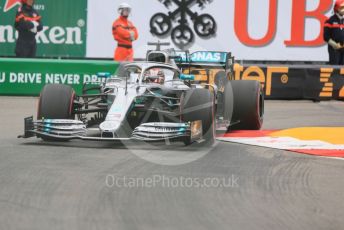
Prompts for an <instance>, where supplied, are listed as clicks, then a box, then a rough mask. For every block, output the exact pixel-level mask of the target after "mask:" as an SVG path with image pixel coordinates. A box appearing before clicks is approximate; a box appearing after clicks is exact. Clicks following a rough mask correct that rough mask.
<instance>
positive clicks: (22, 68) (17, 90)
mask: <svg viewBox="0 0 344 230" xmlns="http://www.w3.org/2000/svg"><path fill="white" fill-rule="evenodd" d="M118 65H119V64H118V63H116V62H113V61H92V60H87V61H77V60H46V59H1V58H0V95H15V96H37V95H39V92H40V91H41V89H42V88H43V86H44V85H45V84H50V83H62V84H69V85H71V86H73V88H74V89H75V90H76V92H77V93H78V94H80V93H81V89H82V85H83V83H84V82H85V81H92V80H93V81H94V82H96V81H97V80H98V79H97V77H96V73H97V72H115V71H116V69H117V68H118ZM234 69H235V73H234V77H235V79H236V80H238V79H243V80H258V81H260V82H261V83H262V85H263V87H264V91H265V95H266V98H267V99H289V100H294V99H311V100H329V99H335V100H344V67H343V68H341V67H338V66H337V67H332V66H317V65H290V66H288V65H248V64H245V65H243V66H241V65H239V64H235V68H234Z"/></svg>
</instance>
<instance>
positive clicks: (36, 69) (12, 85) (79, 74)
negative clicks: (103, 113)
mask: <svg viewBox="0 0 344 230" xmlns="http://www.w3.org/2000/svg"><path fill="white" fill-rule="evenodd" d="M117 68H118V63H116V62H113V61H64V60H45V59H34V60H30V59H0V95H14V96H37V95H39V93H40V92H41V89H42V88H43V86H44V85H46V84H66V85H71V86H72V87H73V88H74V89H75V90H76V92H77V94H81V92H82V87H83V84H85V83H87V84H98V85H99V84H100V79H99V78H98V77H97V73H98V72H110V73H115V71H116V70H117Z"/></svg>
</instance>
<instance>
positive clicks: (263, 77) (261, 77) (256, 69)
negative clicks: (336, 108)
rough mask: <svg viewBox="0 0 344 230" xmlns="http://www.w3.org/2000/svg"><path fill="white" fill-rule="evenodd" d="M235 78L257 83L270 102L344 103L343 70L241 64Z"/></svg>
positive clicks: (321, 67) (314, 66) (326, 67)
mask: <svg viewBox="0 0 344 230" xmlns="http://www.w3.org/2000/svg"><path fill="white" fill-rule="evenodd" d="M234 70H235V79H236V80H238V79H243V80H258V81H260V82H261V83H262V85H263V87H264V91H265V95H266V98H267V99H287V100H295V99H310V100H331V99H333V100H344V67H343V68H342V67H340V66H326V65H325V66H317V65H246V64H245V65H243V66H241V65H239V64H235V67H234Z"/></svg>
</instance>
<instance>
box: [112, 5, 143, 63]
mask: <svg viewBox="0 0 344 230" xmlns="http://www.w3.org/2000/svg"><path fill="white" fill-rule="evenodd" d="M130 12H131V6H130V5H129V4H127V3H122V4H120V5H119V7H118V13H119V14H120V16H119V18H118V19H117V20H116V21H114V23H113V25H112V34H113V37H114V39H115V40H116V41H117V43H118V44H117V48H116V50H115V55H114V60H115V61H133V60H134V50H133V41H136V40H137V38H138V36H139V34H138V32H137V29H136V27H135V26H134V25H133V23H132V22H131V21H129V20H128V17H129V15H130Z"/></svg>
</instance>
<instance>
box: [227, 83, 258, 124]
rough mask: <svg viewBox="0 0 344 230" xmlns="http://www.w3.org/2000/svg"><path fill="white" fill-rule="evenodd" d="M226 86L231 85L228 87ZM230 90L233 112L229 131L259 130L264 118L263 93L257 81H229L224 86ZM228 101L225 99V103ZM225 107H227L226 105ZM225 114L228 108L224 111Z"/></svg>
mask: <svg viewBox="0 0 344 230" xmlns="http://www.w3.org/2000/svg"><path fill="white" fill-rule="evenodd" d="M228 84H231V85H230V86H229V85H228ZM226 88H227V90H229V89H230V88H231V90H232V92H229V91H228V93H227V95H226V96H227V97H228V95H229V94H232V95H233V100H232V102H233V110H232V117H231V122H232V123H233V124H234V125H233V126H230V127H229V129H230V130H259V129H261V127H262V125H263V118H264V93H263V91H262V88H261V86H260V83H259V82H258V81H230V82H228V83H227V86H226ZM225 94H226V93H225ZM226 100H227V101H228V100H229V99H228V98H227V99H225V101H226ZM225 106H229V105H228V104H227V105H225ZM225 111H227V113H229V112H228V111H230V108H227V109H225Z"/></svg>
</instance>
